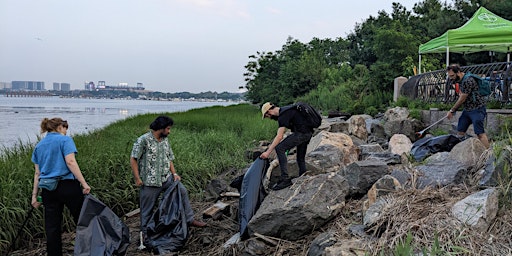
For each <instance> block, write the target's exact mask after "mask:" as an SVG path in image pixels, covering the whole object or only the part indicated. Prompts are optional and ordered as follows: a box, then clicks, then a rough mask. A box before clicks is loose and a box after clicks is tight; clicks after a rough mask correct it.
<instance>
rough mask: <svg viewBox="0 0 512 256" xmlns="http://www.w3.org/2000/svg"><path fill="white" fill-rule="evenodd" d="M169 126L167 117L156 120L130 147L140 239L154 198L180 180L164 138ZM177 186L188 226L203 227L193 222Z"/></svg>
mask: <svg viewBox="0 0 512 256" xmlns="http://www.w3.org/2000/svg"><path fill="white" fill-rule="evenodd" d="M173 124H174V121H173V120H172V119H171V118H170V117H168V116H159V117H157V118H156V119H155V120H154V121H153V122H152V123H151V125H150V126H149V128H150V129H151V131H149V132H147V133H145V134H143V135H142V136H140V137H139V138H138V139H137V141H136V142H135V143H134V144H133V149H132V152H131V155H130V165H131V167H132V171H133V176H134V178H135V185H136V186H138V187H140V191H139V200H140V201H139V203H140V225H141V232H142V233H143V236H144V237H146V234H147V233H146V231H147V225H148V223H149V221H150V219H151V216H152V214H153V208H154V206H155V204H156V202H157V199H158V197H159V196H160V194H161V193H162V192H164V191H165V190H166V189H167V188H169V187H170V186H171V185H173V183H174V182H179V181H180V180H181V178H180V176H179V175H178V173H177V172H176V169H175V168H174V164H173V162H172V161H173V160H174V153H173V152H172V149H171V146H170V144H169V140H168V139H167V136H168V135H169V133H170V131H171V126H172V125H173ZM178 187H179V189H180V193H181V195H182V202H183V207H184V209H185V215H186V219H187V222H188V224H189V225H192V226H196V227H204V226H206V223H204V222H201V221H198V220H194V212H193V210H192V208H191V207H190V201H189V198H188V193H187V190H186V188H185V187H184V186H183V184H181V183H179V184H178Z"/></svg>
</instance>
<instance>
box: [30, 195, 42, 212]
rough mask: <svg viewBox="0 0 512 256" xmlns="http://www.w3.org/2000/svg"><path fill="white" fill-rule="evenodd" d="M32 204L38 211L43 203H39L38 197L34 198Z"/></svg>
mask: <svg viewBox="0 0 512 256" xmlns="http://www.w3.org/2000/svg"><path fill="white" fill-rule="evenodd" d="M31 204H32V207H34V208H36V209H37V208H39V206H41V204H42V203H41V202H38V201H37V196H32V202H31Z"/></svg>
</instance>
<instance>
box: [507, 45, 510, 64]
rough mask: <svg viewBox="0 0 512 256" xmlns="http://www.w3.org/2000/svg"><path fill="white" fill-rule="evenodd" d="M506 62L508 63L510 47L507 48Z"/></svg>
mask: <svg viewBox="0 0 512 256" xmlns="http://www.w3.org/2000/svg"><path fill="white" fill-rule="evenodd" d="M507 62H510V46H509V47H507Z"/></svg>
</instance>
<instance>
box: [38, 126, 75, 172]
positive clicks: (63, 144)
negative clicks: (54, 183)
mask: <svg viewBox="0 0 512 256" xmlns="http://www.w3.org/2000/svg"><path fill="white" fill-rule="evenodd" d="M71 153H73V154H76V153H78V152H77V150H76V146H75V142H74V141H73V139H72V138H71V137H68V136H65V135H62V134H60V133H58V132H49V133H47V134H46V136H45V137H44V138H43V139H42V140H41V141H40V142H39V143H37V145H36V147H35V149H34V152H32V162H33V163H34V164H37V165H39V170H40V171H41V173H40V176H39V177H40V178H54V177H59V176H61V177H62V179H75V176H74V175H73V173H71V171H70V170H69V168H68V166H67V165H66V160H65V156H67V155H69V154H71Z"/></svg>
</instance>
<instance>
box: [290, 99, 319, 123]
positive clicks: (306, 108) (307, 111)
mask: <svg viewBox="0 0 512 256" xmlns="http://www.w3.org/2000/svg"><path fill="white" fill-rule="evenodd" d="M292 108H296V109H297V110H298V111H299V112H300V113H301V114H302V115H303V116H304V117H305V118H306V120H307V122H308V123H307V126H308V127H311V128H318V127H319V126H320V125H321V124H322V115H320V113H319V112H318V111H316V110H315V109H314V108H313V107H311V106H310V105H309V104H307V103H305V102H297V103H295V104H293V105H292Z"/></svg>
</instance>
